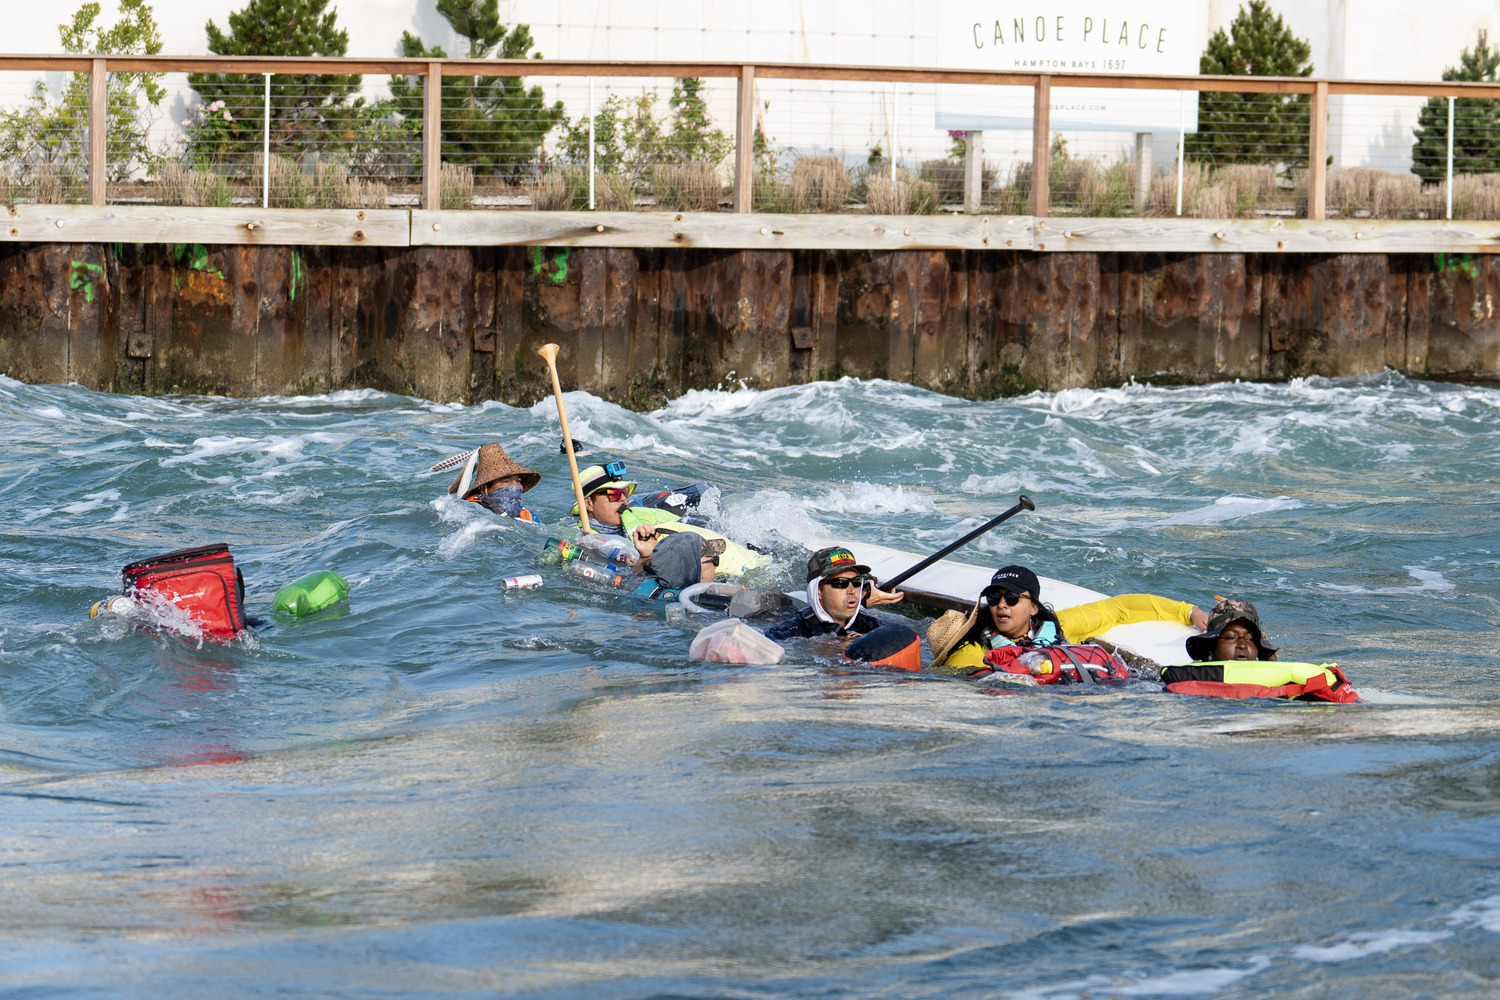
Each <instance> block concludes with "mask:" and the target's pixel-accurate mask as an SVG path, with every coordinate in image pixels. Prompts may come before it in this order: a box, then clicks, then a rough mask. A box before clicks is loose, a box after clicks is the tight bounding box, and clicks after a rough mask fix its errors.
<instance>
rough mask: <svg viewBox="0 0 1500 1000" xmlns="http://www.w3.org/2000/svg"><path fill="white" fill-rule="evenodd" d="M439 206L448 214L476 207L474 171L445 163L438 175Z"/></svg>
mask: <svg viewBox="0 0 1500 1000" xmlns="http://www.w3.org/2000/svg"><path fill="white" fill-rule="evenodd" d="M438 206H439V207H440V208H442V209H443V210H444V211H446V212H462V211H464V210H465V209H469V208H473V207H474V171H473V170H472V169H470V168H469V167H464V166H459V165H458V164H456V163H444V164H442V165H441V170H440V171H439V173H438Z"/></svg>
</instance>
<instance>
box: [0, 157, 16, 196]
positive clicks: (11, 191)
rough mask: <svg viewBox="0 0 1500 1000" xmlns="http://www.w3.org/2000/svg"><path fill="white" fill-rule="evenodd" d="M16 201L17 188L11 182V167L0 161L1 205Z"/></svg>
mask: <svg viewBox="0 0 1500 1000" xmlns="http://www.w3.org/2000/svg"><path fill="white" fill-rule="evenodd" d="M15 203H16V188H15V185H14V184H12V183H11V179H10V167H9V166H7V165H6V164H4V163H0V205H14V204H15Z"/></svg>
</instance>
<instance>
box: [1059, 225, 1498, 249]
mask: <svg viewBox="0 0 1500 1000" xmlns="http://www.w3.org/2000/svg"><path fill="white" fill-rule="evenodd" d="M1035 226H1036V233H1035V237H1034V238H1035V242H1036V249H1038V250H1047V251H1049V252H1068V251H1079V250H1088V251H1103V250H1119V251H1156V252H1167V253H1214V252H1218V253H1500V221H1497V222H1420V221H1418V222H1408V221H1386V220H1375V219H1324V220H1317V221H1315V220H1311V219H1223V220H1215V219H1065V218H1055V219H1038V220H1036V222H1035Z"/></svg>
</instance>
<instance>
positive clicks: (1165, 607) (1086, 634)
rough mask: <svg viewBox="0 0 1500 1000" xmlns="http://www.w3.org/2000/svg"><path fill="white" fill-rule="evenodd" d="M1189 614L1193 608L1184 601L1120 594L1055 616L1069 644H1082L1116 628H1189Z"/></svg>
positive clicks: (1066, 609)
mask: <svg viewBox="0 0 1500 1000" xmlns="http://www.w3.org/2000/svg"><path fill="white" fill-rule="evenodd" d="M1192 612H1193V606H1192V605H1191V604H1189V603H1187V602H1186V601H1173V600H1169V599H1167V598H1165V597H1157V596H1156V595H1155V594H1121V595H1120V596H1119V597H1106V598H1105V599H1104V600H1102V601H1093V602H1092V603H1089V604H1080V605H1078V606H1077V607H1075V608H1063V609H1062V610H1061V611H1059V612H1058V613H1057V621H1058V623H1059V624H1060V625H1062V632H1063V636H1064V637H1065V638H1066V639H1067V640H1068V641H1069V642H1083V641H1084V640H1085V639H1092V638H1093V637H1094V636H1096V635H1099V634H1100V633H1102V632H1108V631H1109V630H1110V629H1112V628H1114V627H1115V626H1116V625H1132V624H1134V623H1136V622H1152V621H1165V622H1177V623H1178V624H1180V625H1191V624H1192V619H1191V618H1190V616H1191V615H1192Z"/></svg>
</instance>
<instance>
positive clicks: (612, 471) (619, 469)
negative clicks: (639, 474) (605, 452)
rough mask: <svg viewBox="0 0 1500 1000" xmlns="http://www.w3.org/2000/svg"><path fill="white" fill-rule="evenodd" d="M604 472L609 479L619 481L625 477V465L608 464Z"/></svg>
mask: <svg viewBox="0 0 1500 1000" xmlns="http://www.w3.org/2000/svg"><path fill="white" fill-rule="evenodd" d="M604 471H605V473H606V474H607V475H608V476H609V478H611V479H619V478H620V477H621V476H623V475H625V463H624V462H610V463H609V464H608V465H606V466H605V467H604Z"/></svg>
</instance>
